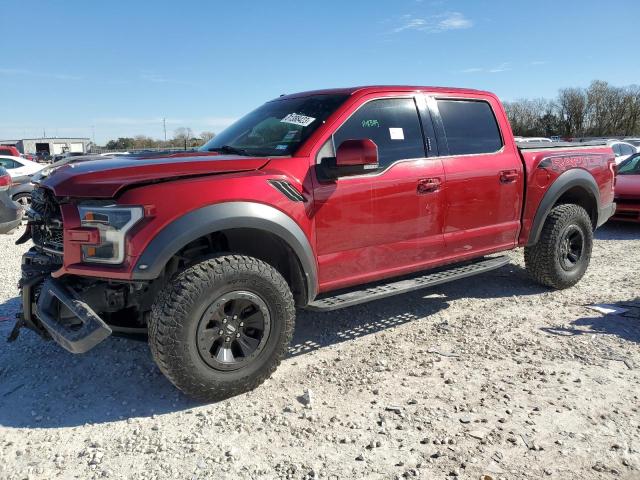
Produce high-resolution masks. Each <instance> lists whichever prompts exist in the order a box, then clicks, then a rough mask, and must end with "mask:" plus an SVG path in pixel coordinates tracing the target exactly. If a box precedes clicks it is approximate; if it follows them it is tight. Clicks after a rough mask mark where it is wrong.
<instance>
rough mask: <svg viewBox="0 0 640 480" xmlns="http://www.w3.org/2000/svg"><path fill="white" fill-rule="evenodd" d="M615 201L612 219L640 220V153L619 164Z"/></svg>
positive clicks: (624, 220)
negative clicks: (614, 211)
mask: <svg viewBox="0 0 640 480" xmlns="http://www.w3.org/2000/svg"><path fill="white" fill-rule="evenodd" d="M615 202H616V213H615V214H614V216H613V217H611V219H612V220H620V221H623V222H640V153H636V154H634V155H631V156H630V157H629V158H628V159H626V160H625V161H624V162H622V163H621V164H620V165H618V175H617V178H616V187H615Z"/></svg>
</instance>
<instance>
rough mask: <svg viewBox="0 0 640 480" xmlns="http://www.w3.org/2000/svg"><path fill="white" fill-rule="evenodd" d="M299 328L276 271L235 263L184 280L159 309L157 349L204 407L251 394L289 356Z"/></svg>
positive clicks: (186, 274)
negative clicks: (293, 336)
mask: <svg viewBox="0 0 640 480" xmlns="http://www.w3.org/2000/svg"><path fill="white" fill-rule="evenodd" d="M294 321H295V307H294V302H293V297H292V295H291V291H290V290H289V287H288V285H287V283H286V281H285V280H284V278H282V275H280V273H278V271H277V270H275V269H274V268H273V267H271V266H270V265H268V264H266V263H264V262H262V261H260V260H257V259H255V258H252V257H245V256H237V255H228V256H220V257H214V258H211V259H207V260H204V261H202V262H200V263H197V264H195V265H193V266H191V267H189V268H187V269H185V270H184V271H182V272H181V273H179V274H177V275H176V276H175V277H174V278H173V279H172V280H171V281H170V282H169V284H168V285H167V286H166V288H165V289H164V291H163V292H162V293H161V294H160V296H159V298H158V300H157V301H156V303H155V305H154V307H153V310H152V314H151V319H150V321H149V344H150V347H151V352H152V354H153V357H154V359H155V360H156V362H157V364H158V366H159V367H160V370H161V371H162V372H163V373H164V374H165V375H166V376H167V377H168V378H169V380H170V381H171V382H172V383H173V384H174V385H175V386H176V387H178V388H179V389H180V390H182V391H183V392H185V393H186V394H188V395H190V396H192V397H194V398H197V399H200V400H204V401H214V400H220V399H223V398H227V397H230V396H233V395H237V394H239V393H242V392H245V391H247V390H251V389H253V388H255V387H256V386H258V385H260V384H261V383H262V382H264V380H266V379H267V378H268V377H269V376H270V375H271V374H272V373H273V371H274V370H275V369H276V368H277V366H278V365H279V364H280V361H281V360H282V358H284V356H285V355H286V351H287V347H288V345H289V342H290V340H291V335H292V333H293V327H294Z"/></svg>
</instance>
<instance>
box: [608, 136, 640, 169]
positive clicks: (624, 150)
mask: <svg viewBox="0 0 640 480" xmlns="http://www.w3.org/2000/svg"><path fill="white" fill-rule="evenodd" d="M607 145H609V146H610V147H611V148H612V149H613V153H614V154H615V156H616V165H619V164H621V163H622V162H624V161H625V160H626V159H627V158H629V157H630V156H631V155H633V154H634V153H638V148H637V147H636V146H635V145H633V144H631V143H627V142H623V141H621V140H609V141H608V142H607Z"/></svg>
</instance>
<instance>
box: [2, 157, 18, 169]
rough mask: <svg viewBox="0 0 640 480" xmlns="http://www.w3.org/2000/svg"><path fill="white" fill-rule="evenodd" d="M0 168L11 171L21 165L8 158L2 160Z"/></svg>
mask: <svg viewBox="0 0 640 480" xmlns="http://www.w3.org/2000/svg"><path fill="white" fill-rule="evenodd" d="M0 166H2V167H4V168H6V169H7V170H11V169H12V168H18V167H19V166H20V165H18V164H17V163H16V162H14V161H13V160H10V159H8V158H0Z"/></svg>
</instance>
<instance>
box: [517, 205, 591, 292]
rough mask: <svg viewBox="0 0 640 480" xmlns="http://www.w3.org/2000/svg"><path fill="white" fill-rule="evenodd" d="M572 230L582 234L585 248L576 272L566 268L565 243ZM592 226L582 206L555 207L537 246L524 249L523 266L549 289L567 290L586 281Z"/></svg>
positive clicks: (573, 269)
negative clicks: (564, 265)
mask: <svg viewBox="0 0 640 480" xmlns="http://www.w3.org/2000/svg"><path fill="white" fill-rule="evenodd" d="M569 229H571V230H573V231H574V232H575V231H576V230H575V229H577V230H579V232H580V233H581V235H582V237H583V248H582V253H581V256H580V257H579V260H578V261H577V262H576V264H575V266H574V268H572V269H567V268H565V267H563V260H562V255H563V252H562V243H563V241H564V240H565V237H566V234H567V232H568V231H569ZM592 247H593V225H592V224H591V219H590V218H589V215H588V214H587V212H586V210H585V209H584V208H582V207H581V206H579V205H574V204H562V205H558V206H556V207H554V208H553V209H552V210H551V212H549V215H548V217H547V219H546V220H545V223H544V226H543V227H542V232H541V234H540V239H539V240H538V243H536V244H535V245H532V246H530V247H525V249H524V262H525V265H526V268H527V271H528V272H529V274H530V275H531V276H532V277H533V278H534V279H535V280H536V281H537V282H539V283H541V284H542V285H545V286H547V287H552V288H557V289H563V288H568V287H571V286H573V285H575V284H576V283H578V281H579V280H580V279H581V278H582V277H583V275H584V273H585V272H586V270H587V267H588V266H589V261H590V260H591V249H592Z"/></svg>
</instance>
